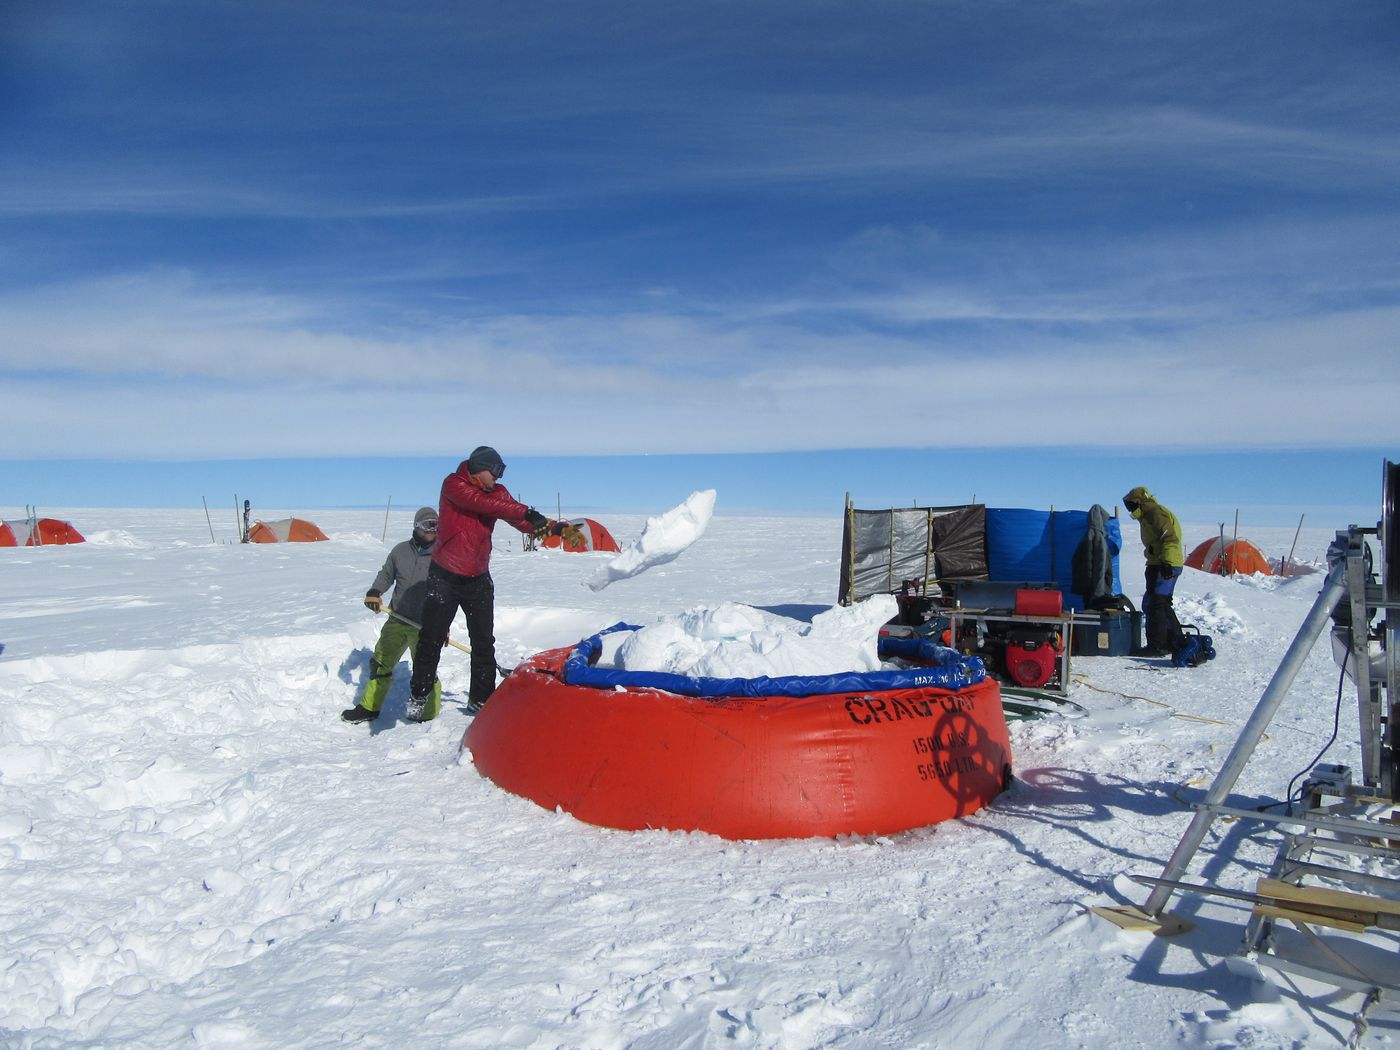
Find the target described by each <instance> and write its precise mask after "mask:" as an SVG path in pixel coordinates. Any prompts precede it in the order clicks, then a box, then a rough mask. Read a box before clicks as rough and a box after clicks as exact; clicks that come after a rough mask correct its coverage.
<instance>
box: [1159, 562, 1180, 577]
mask: <svg viewBox="0 0 1400 1050" xmlns="http://www.w3.org/2000/svg"><path fill="white" fill-rule="evenodd" d="M1180 571H1181V570H1180V569H1178V568H1177V567H1176V566H1174V565H1159V566H1157V579H1159V580H1170V579H1172V578H1173V577H1174V576H1176V574H1177V573H1178V572H1180Z"/></svg>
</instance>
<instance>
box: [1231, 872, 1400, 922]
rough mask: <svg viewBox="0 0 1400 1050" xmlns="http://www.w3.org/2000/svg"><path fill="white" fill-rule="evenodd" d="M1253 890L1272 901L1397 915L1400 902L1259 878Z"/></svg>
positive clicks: (1345, 891)
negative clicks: (1272, 899) (1270, 898)
mask: <svg viewBox="0 0 1400 1050" xmlns="http://www.w3.org/2000/svg"><path fill="white" fill-rule="evenodd" d="M1254 892H1255V893H1257V894H1259V896H1261V897H1272V898H1274V899H1275V900H1283V901H1294V902H1297V903H1302V904H1316V905H1320V906H1322V907H1324V908H1340V909H1344V910H1350V911H1357V912H1369V913H1371V914H1385V915H1400V901H1397V900H1390V899H1388V898H1386V897H1373V896H1371V895H1370V894H1367V893H1352V892H1351V891H1349V890H1332V889H1327V888H1325V887H1323V886H1295V885H1293V883H1291V882H1284V881H1282V880H1280V879H1260V880H1259V882H1258V883H1257V884H1256V886H1255V890H1254Z"/></svg>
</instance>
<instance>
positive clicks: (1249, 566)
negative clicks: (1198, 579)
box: [1186, 536, 1274, 576]
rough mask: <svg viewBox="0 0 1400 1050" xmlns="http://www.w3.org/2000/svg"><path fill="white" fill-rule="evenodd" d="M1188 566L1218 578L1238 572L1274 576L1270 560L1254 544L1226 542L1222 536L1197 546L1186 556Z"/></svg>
mask: <svg viewBox="0 0 1400 1050" xmlns="http://www.w3.org/2000/svg"><path fill="white" fill-rule="evenodd" d="M1186 564H1187V565H1189V566H1191V568H1193V569H1200V570H1201V571H1202V572H1209V573H1214V574H1215V575H1217V576H1229V575H1231V574H1233V573H1237V572H1239V573H1244V574H1245V575H1249V574H1252V573H1256V572H1257V573H1262V574H1263V575H1265V576H1273V575H1274V570H1273V566H1271V565H1270V564H1269V559H1268V558H1266V557H1264V555H1263V552H1261V551H1260V550H1259V548H1258V547H1256V546H1255V545H1254V544H1252V543H1250V542H1249V541H1248V540H1239V539H1236V540H1226V539H1224V538H1223V537H1220V536H1213V537H1211V538H1210V539H1208V540H1206V541H1205V542H1204V543H1200V544H1197V546H1196V548H1195V549H1194V550H1193V551H1192V552H1191V553H1190V554H1188V555H1187V556H1186Z"/></svg>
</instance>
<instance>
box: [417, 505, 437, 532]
mask: <svg viewBox="0 0 1400 1050" xmlns="http://www.w3.org/2000/svg"><path fill="white" fill-rule="evenodd" d="M437 520H438V512H437V508H436V507H419V508H418V513H417V514H415V515H413V527H414V528H415V529H416V528H418V526H420V525H422V524H423V522H425V521H431V522H432V523H433V524H434V525H436V524H437Z"/></svg>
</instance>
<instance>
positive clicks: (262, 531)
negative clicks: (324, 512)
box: [247, 518, 327, 543]
mask: <svg viewBox="0 0 1400 1050" xmlns="http://www.w3.org/2000/svg"><path fill="white" fill-rule="evenodd" d="M326 538H327V537H326V534H325V533H324V532H322V531H321V530H320V529H319V528H317V526H316V523H315V522H314V521H307V520H306V519H305V518H282V519H281V520H279V521H255V522H254V523H253V525H252V527H251V528H250V529H249V530H248V540H247V542H249V543H318V542H320V541H321V540H324V539H326Z"/></svg>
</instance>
